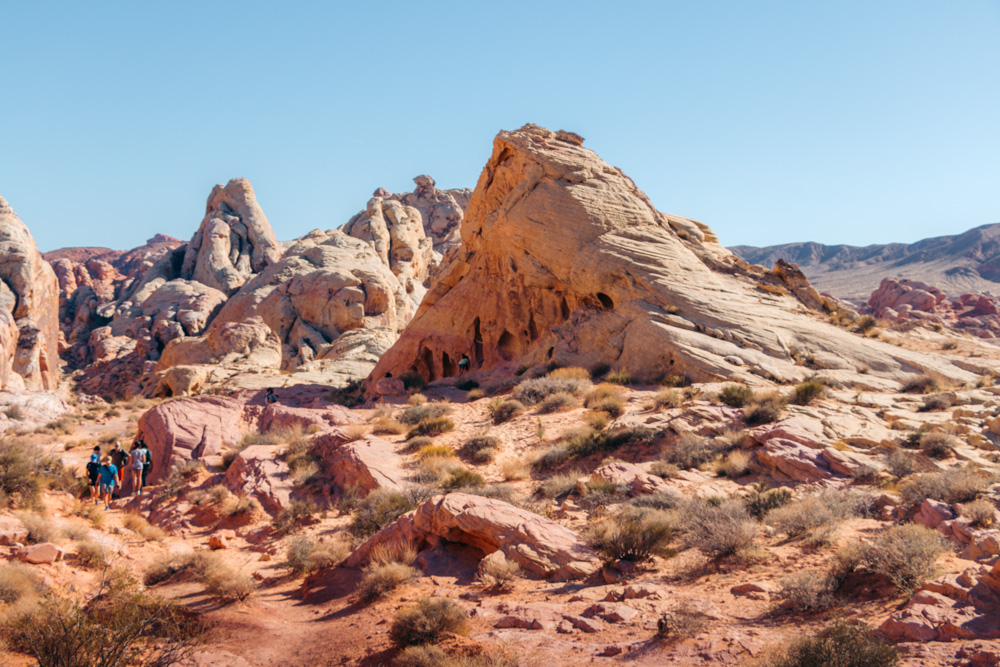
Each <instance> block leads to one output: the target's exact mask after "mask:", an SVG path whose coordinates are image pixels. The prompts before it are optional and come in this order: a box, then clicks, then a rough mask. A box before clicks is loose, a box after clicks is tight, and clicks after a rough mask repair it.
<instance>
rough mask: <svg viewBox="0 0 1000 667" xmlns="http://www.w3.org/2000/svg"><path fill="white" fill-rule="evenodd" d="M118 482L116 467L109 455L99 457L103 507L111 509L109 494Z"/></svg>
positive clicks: (110, 494) (112, 492)
mask: <svg viewBox="0 0 1000 667" xmlns="http://www.w3.org/2000/svg"><path fill="white" fill-rule="evenodd" d="M117 484H118V467H117V466H116V465H115V464H114V463H112V462H111V457H110V456H105V457H104V458H102V459H101V495H102V496H104V509H106V510H109V509H111V496H112V495H113V494H114V492H115V486H116V485H117Z"/></svg>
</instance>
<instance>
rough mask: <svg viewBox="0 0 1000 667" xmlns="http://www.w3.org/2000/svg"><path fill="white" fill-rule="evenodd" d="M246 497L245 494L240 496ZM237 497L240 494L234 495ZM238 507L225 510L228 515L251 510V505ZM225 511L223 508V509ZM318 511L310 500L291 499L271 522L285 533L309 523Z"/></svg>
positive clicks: (279, 530) (281, 532) (279, 531)
mask: <svg viewBox="0 0 1000 667" xmlns="http://www.w3.org/2000/svg"><path fill="white" fill-rule="evenodd" d="M242 497H243V498H246V496H242ZM235 498H237V499H239V498H240V496H235ZM237 507H238V508H239V509H238V510H236V511H233V510H230V511H229V512H226V513H227V514H228V515H229V516H233V515H234V514H242V513H246V512H252V511H253V509H254V508H253V507H252V506H251V507H249V508H247V509H243V508H242V507H241V506H237ZM224 511H225V510H224ZM318 511H319V507H318V506H317V505H316V503H314V502H313V501H312V500H293V501H292V502H290V503H289V504H288V507H286V508H284V509H282V510H281V511H280V512H278V515H277V516H276V517H274V520H273V521H272V522H271V524H272V525H273V526H274V528H275V530H277V531H278V533H280V534H284V533H287V532H289V531H291V530H294V529H295V528H297V527H299V526H302V525H304V524H306V523H309V522H310V521H311V520H312V517H313V515H314V514H316V512H318Z"/></svg>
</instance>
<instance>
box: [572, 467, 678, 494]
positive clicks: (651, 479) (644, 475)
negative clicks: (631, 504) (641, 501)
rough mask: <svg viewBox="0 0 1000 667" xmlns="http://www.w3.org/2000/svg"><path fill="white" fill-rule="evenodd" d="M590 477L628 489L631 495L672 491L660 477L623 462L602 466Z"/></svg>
mask: <svg viewBox="0 0 1000 667" xmlns="http://www.w3.org/2000/svg"><path fill="white" fill-rule="evenodd" d="M590 477H591V478H592V479H600V480H604V481H607V482H611V483H612V484H615V485H617V486H625V487H628V489H629V491H630V492H631V493H632V494H633V495H641V494H645V493H669V492H670V491H672V490H673V489H672V487H671V486H670V485H669V484H667V482H665V481H664V480H663V478H662V477H657V476H656V475H653V474H651V473H648V472H646V471H645V470H643V469H642V468H640V467H639V466H637V465H635V464H634V463H626V462H625V461H613V462H611V463H607V464H605V465H602V466H601V467H599V468H598V469H597V470H595V471H594V472H592V473H591V474H590Z"/></svg>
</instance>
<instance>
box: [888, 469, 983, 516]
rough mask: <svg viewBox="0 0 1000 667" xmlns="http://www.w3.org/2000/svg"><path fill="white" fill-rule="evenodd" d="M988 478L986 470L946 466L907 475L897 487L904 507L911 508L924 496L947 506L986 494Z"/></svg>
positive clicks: (922, 500) (923, 499) (919, 502)
mask: <svg viewBox="0 0 1000 667" xmlns="http://www.w3.org/2000/svg"><path fill="white" fill-rule="evenodd" d="M992 481H993V479H992V476H991V475H989V474H988V473H984V472H980V471H976V470H972V469H970V468H950V469H948V470H942V471H940V472H931V473H924V474H920V475H913V476H911V477H909V478H907V479H906V480H905V481H904V482H903V483H902V484H901V485H900V487H899V496H900V499H901V501H902V503H903V506H904V507H915V506H917V505H919V504H921V503H922V502H924V501H925V500H927V499H928V498H930V499H932V500H940V501H941V502H945V503H948V504H949V505H954V504H955V503H967V502H970V501H973V500H975V499H976V498H978V497H979V496H981V495H982V494H984V493H986V490H987V489H989V487H990V484H991V483H992Z"/></svg>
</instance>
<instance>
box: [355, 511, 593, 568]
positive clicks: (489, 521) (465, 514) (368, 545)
mask: <svg viewBox="0 0 1000 667" xmlns="http://www.w3.org/2000/svg"><path fill="white" fill-rule="evenodd" d="M432 539H445V540H449V541H452V542H462V543H463V544H469V545H471V546H473V547H476V548H477V549H479V550H480V551H483V552H484V553H486V554H490V553H493V552H494V551H497V550H499V551H502V552H503V553H504V555H505V556H506V557H507V558H508V559H510V560H512V561H514V562H516V563H517V564H518V565H520V566H521V567H522V568H523V569H524V570H526V571H527V572H530V573H532V574H535V575H538V576H543V577H550V578H552V579H554V580H566V579H579V578H582V577H586V576H588V575H590V574H592V573H593V572H595V571H596V570H597V569H598V568H599V567H600V560H599V559H598V557H597V555H596V554H595V553H594V552H593V551H592V550H591V549H590V548H589V547H588V546H587V544H586V543H585V542H584V541H583V540H582V539H581V538H580V536H579V535H577V534H576V533H574V532H573V531H571V530H570V529H568V528H565V527H564V526H562V525H560V524H558V523H556V522H555V521H551V520H549V519H546V518H544V517H541V516H539V515H537V514H534V513H532V512H529V511H527V510H524V509H521V508H519V507H515V506H513V505H510V504H509V503H505V502H503V501H500V500H495V499H492V498H483V497H481V496H473V495H469V494H465V493H452V494H449V495H447V496H435V497H434V498H431V499H430V500H428V501H425V502H424V503H423V504H421V505H420V506H419V507H418V508H417V509H416V510H414V511H413V512H411V513H410V514H406V515H404V516H402V517H400V518H399V519H397V520H396V521H395V522H394V523H392V524H390V525H388V526H386V527H385V528H383V529H382V530H381V531H379V532H378V533H376V534H375V535H373V536H372V537H370V538H369V539H368V540H367V541H366V542H364V543H363V544H362V545H361V546H359V547H358V548H357V549H355V551H354V552H353V553H352V554H351V555H350V557H348V559H347V561H346V565H347V566H348V567H358V566H360V565H363V564H364V563H366V562H368V559H369V554H370V553H371V550H372V549H373V548H374V547H376V546H377V545H380V544H397V545H403V544H413V545H415V546H418V547H419V546H420V545H421V544H423V543H426V542H427V541H428V540H432Z"/></svg>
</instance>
